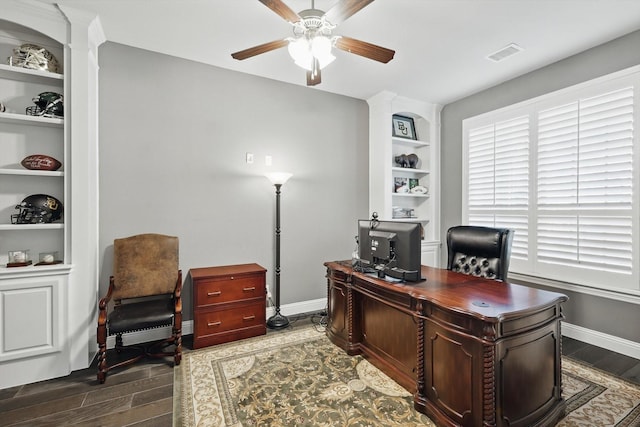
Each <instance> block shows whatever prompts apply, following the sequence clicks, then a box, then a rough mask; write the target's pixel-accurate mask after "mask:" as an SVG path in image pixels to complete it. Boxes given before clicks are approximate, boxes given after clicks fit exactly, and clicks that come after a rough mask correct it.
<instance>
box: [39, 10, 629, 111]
mask: <svg viewBox="0 0 640 427" xmlns="http://www.w3.org/2000/svg"><path fill="white" fill-rule="evenodd" d="M42 1H45V2H49V3H51V2H53V3H59V4H64V5H69V6H73V7H75V8H78V9H84V10H88V11H92V12H96V13H97V14H98V15H99V16H100V20H101V23H102V26H103V28H104V32H105V35H106V37H107V40H109V41H113V42H117V43H122V44H126V45H130V46H134V47H138V48H143V49H147V50H151V51H156V52H161V53H165V54H168V55H173V56H177V57H181V58H186V59H190V60H194V61H198V62H203V63H206V64H211V65H215V66H218V67H222V68H226V69H230V70H236V71H240V72H243V73H249V74H254V75H257V76H263V77H267V78H270V79H275V80H280V81H283V82H288V83H292V84H297V85H306V77H305V71H304V70H303V69H301V68H298V67H297V66H296V65H294V63H293V61H292V60H291V59H290V57H289V56H288V53H287V49H286V48H282V49H278V50H276V51H272V52H268V53H265V54H262V55H259V56H256V57H253V58H250V59H247V60H244V61H237V60H235V59H232V58H231V53H232V52H235V51H239V50H243V49H245V48H248V47H252V46H254V45H258V44H262V43H265V42H269V41H273V40H277V39H282V38H285V37H288V36H290V35H291V34H292V32H291V26H290V25H289V24H288V23H287V22H286V21H285V20H283V19H282V18H281V17H280V16H278V15H277V14H275V13H274V12H272V11H271V10H269V9H268V8H267V7H266V6H264V5H263V4H261V3H260V2H259V1H258V0H173V1H169V0H42ZM337 1H340V0H316V2H315V7H316V8H317V9H321V10H324V11H326V10H328V9H329V8H330V7H331V6H332V5H333V4H335V3H336V2H337ZM284 2H285V3H286V4H287V5H288V6H289V7H290V8H291V9H293V10H295V11H296V12H299V11H300V10H303V9H308V8H310V6H311V0H284ZM637 29H640V0H377V1H374V2H373V3H371V4H370V5H368V6H367V7H365V8H364V9H362V10H361V11H359V12H358V13H356V14H355V15H353V16H352V17H350V18H349V19H348V20H346V21H345V22H343V23H342V24H341V25H340V26H338V28H336V29H335V30H334V34H337V35H345V36H349V37H352V38H355V39H359V40H363V41H367V42H370V43H374V44H377V45H380V46H383V47H387V48H390V49H393V50H395V51H396V55H395V58H394V59H393V60H392V61H391V62H389V63H388V64H381V63H378V62H375V61H372V60H369V59H366V58H362V57H360V56H356V55H353V54H349V53H346V52H343V51H339V50H337V51H336V53H335V55H336V57H337V59H336V61H334V62H333V63H332V64H330V65H329V66H328V67H326V68H325V69H324V70H322V83H321V84H320V85H318V86H316V87H315V88H314V89H317V90H324V91H328V92H333V93H338V94H343V95H347V96H351V97H355V98H359V99H366V98H368V97H370V96H372V95H374V94H375V93H377V92H379V91H381V90H390V91H392V92H395V93H397V94H399V95H404V96H409V97H412V98H417V99H422V100H425V101H430V102H435V103H440V104H447V103H450V102H452V101H455V100H457V99H460V98H462V97H465V96H467V95H470V94H472V93H475V92H478V91H480V90H483V89H485V88H488V87H491V86H494V85H496V84H498V83H501V82H503V81H506V80H509V79H511V78H514V77H516V76H519V75H522V74H524V73H527V72H529V71H532V70H535V69H537V68H540V67H543V66H545V65H547V64H550V63H553V62H555V61H558V60H560V59H562V58H566V57H568V56H571V55H573V54H575V53H578V52H581V51H583V50H585V49H588V48H591V47H593V46H597V45H599V44H602V43H604V42H607V41H609V40H612V39H614V38H617V37H619V36H622V35H624V34H627V33H630V32H632V31H634V30H637ZM510 43H517V44H518V45H520V46H521V47H522V48H524V51H523V52H520V53H518V54H516V55H514V56H512V57H509V58H507V59H505V60H504V61H502V62H499V63H495V62H492V61H489V60H487V59H486V56H487V55H489V54H491V53H494V52H495V51H497V50H499V49H501V48H503V47H505V46H507V45H509V44H510ZM638 48H639V49H640V46H639V47H638ZM122 66H123V67H126V64H122Z"/></svg>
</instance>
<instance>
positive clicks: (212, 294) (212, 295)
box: [207, 291, 222, 297]
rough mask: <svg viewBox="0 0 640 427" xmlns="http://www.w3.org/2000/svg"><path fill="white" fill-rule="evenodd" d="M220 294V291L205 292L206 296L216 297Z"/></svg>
mask: <svg viewBox="0 0 640 427" xmlns="http://www.w3.org/2000/svg"><path fill="white" fill-rule="evenodd" d="M220 294H222V291H215V292H207V296H208V297H217V296H218V295H220Z"/></svg>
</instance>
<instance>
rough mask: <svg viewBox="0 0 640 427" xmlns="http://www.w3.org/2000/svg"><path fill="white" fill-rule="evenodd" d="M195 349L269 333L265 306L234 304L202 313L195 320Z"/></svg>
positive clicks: (258, 304) (259, 304)
mask: <svg viewBox="0 0 640 427" xmlns="http://www.w3.org/2000/svg"><path fill="white" fill-rule="evenodd" d="M194 320H195V321H194V325H195V330H194V331H193V333H194V342H193V347H194V348H200V347H202V346H205V345H213V344H220V343H223V342H229V341H234V340H237V339H242V338H249V337H253V336H257V335H264V334H266V332H267V328H266V326H265V324H266V313H265V305H264V303H263V302H258V303H253V304H233V306H229V307H227V306H225V307H224V308H222V309H215V310H211V311H201V312H198V313H196V315H195V319H194Z"/></svg>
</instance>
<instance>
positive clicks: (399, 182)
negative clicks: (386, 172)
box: [393, 177, 409, 193]
mask: <svg viewBox="0 0 640 427" xmlns="http://www.w3.org/2000/svg"><path fill="white" fill-rule="evenodd" d="M393 191H394V192H395V193H408V192H409V186H408V180H407V178H401V177H395V178H394V179H393Z"/></svg>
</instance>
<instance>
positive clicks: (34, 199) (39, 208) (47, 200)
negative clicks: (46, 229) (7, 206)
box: [11, 194, 64, 224]
mask: <svg viewBox="0 0 640 427" xmlns="http://www.w3.org/2000/svg"><path fill="white" fill-rule="evenodd" d="M16 209H18V213H17V214H13V215H11V223H12V224H49V223H51V222H54V221H58V220H59V219H61V218H62V213H63V211H64V208H63V206H62V203H61V202H60V200H58V199H56V198H55V197H53V196H48V195H46V194H32V195H31V196H27V197H26V198H25V199H24V200H23V201H22V202H21V203H20V204H19V205H16Z"/></svg>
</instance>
